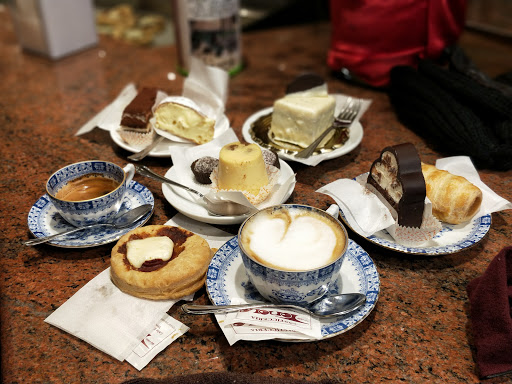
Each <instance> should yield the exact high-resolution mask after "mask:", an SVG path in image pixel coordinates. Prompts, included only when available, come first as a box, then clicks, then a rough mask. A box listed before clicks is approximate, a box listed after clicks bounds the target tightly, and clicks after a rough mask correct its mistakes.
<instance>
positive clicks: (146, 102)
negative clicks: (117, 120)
mask: <svg viewBox="0 0 512 384" xmlns="http://www.w3.org/2000/svg"><path fill="white" fill-rule="evenodd" d="M156 93H157V90H156V89H155V88H142V89H141V90H140V92H139V93H137V96H135V98H134V99H133V100H132V101H131V102H130V104H128V105H127V106H126V108H125V109H124V111H123V116H122V118H121V126H122V127H123V128H126V129H130V130H135V131H143V132H145V131H146V130H147V126H148V123H149V119H150V118H151V116H153V112H152V110H151V108H152V107H153V105H154V104H155V100H156Z"/></svg>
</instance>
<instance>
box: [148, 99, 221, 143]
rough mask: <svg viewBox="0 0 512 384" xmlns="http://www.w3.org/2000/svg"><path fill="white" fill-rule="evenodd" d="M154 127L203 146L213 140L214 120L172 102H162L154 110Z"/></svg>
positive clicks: (195, 110)
mask: <svg viewBox="0 0 512 384" xmlns="http://www.w3.org/2000/svg"><path fill="white" fill-rule="evenodd" d="M155 124H156V127H157V128H159V129H162V130H164V131H167V132H170V133H172V134H173V135H176V136H179V137H182V138H184V139H187V140H190V141H192V142H194V143H196V144H204V143H208V142H210V141H212V140H213V134H214V131H215V120H214V119H210V118H209V117H208V116H206V115H204V114H202V113H201V112H200V111H198V110H197V109H195V108H193V107H191V106H188V105H185V104H182V103H178V102H174V101H167V102H165V101H164V102H162V103H161V104H159V105H158V107H157V108H156V109H155Z"/></svg>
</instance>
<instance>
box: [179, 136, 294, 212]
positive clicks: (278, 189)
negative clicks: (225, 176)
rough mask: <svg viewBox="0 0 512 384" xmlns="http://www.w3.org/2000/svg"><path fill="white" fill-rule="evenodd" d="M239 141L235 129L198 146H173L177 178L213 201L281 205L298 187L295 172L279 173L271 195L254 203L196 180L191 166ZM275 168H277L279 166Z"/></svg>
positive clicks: (264, 205)
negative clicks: (292, 190)
mask: <svg viewBox="0 0 512 384" xmlns="http://www.w3.org/2000/svg"><path fill="white" fill-rule="evenodd" d="M238 141H239V140H238V138H237V136H236V134H235V132H233V130H229V131H227V132H225V133H223V134H222V135H221V136H219V137H218V138H216V139H214V140H212V141H211V142H209V143H206V144H203V145H201V146H195V147H191V148H184V147H178V146H176V147H172V148H171V149H170V152H171V156H172V160H173V170H174V171H175V175H176V180H174V181H177V182H179V183H181V184H183V185H186V186H187V187H190V188H193V189H195V190H196V191H199V192H201V193H202V194H203V195H206V196H207V197H209V198H212V199H213V200H215V199H224V200H230V201H235V202H237V203H240V204H242V205H245V206H247V207H250V208H252V209H255V210H256V209H262V208H265V207H269V206H271V205H276V204H280V203H281V202H282V201H283V199H284V197H285V195H286V194H287V192H288V191H289V190H290V188H292V189H293V188H294V186H295V181H296V180H295V175H294V174H292V175H290V176H289V177H288V178H286V179H283V178H282V177H280V172H276V174H275V175H274V176H275V177H274V179H273V181H272V182H273V185H272V190H271V193H270V195H269V196H268V198H267V199H266V200H264V201H262V202H255V203H254V204H253V203H251V202H250V201H249V200H248V199H247V197H246V196H244V194H243V193H242V192H239V191H216V190H215V189H214V188H213V187H212V185H205V184H200V183H198V182H197V181H196V180H195V177H194V174H193V173H192V170H191V169H190V165H191V164H192V163H193V162H194V161H195V160H197V159H199V158H201V157H203V156H211V157H214V158H217V159H218V158H219V152H220V150H221V148H222V147H223V146H224V145H226V144H230V143H233V142H238ZM272 168H274V169H275V167H272Z"/></svg>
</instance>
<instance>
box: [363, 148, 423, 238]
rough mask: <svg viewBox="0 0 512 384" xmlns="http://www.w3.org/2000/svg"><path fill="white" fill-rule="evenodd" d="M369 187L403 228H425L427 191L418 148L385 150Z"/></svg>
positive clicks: (374, 169) (374, 165)
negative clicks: (394, 215) (387, 206)
mask: <svg viewBox="0 0 512 384" xmlns="http://www.w3.org/2000/svg"><path fill="white" fill-rule="evenodd" d="M367 184H368V185H369V189H370V190H372V192H375V193H376V194H377V195H380V196H379V197H381V199H383V200H384V201H386V202H387V203H388V204H389V206H391V208H392V209H393V210H394V211H396V217H395V220H397V223H398V224H399V225H401V226H405V227H415V228H419V227H420V226H421V223H422V220H423V210H424V207H425V196H426V187H425V179H424V178H423V173H422V170H421V160H420V157H419V155H418V152H417V151H416V148H415V147H414V145H412V144H411V143H404V144H399V145H395V146H391V147H387V148H384V149H383V150H382V152H381V154H380V157H379V158H378V159H377V160H375V161H374V162H373V164H372V166H371V168H370V174H369V175H368V181H367ZM372 187H373V189H372ZM392 213H394V212H392Z"/></svg>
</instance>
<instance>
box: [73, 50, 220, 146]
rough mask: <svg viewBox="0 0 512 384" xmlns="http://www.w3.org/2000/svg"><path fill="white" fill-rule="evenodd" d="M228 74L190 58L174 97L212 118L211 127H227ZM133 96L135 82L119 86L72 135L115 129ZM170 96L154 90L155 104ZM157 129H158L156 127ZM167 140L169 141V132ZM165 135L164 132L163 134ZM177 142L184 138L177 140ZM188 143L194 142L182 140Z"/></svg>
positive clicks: (218, 129) (217, 128) (134, 93)
mask: <svg viewBox="0 0 512 384" xmlns="http://www.w3.org/2000/svg"><path fill="white" fill-rule="evenodd" d="M228 85H229V75H228V73H227V72H226V71H224V70H222V69H220V68H215V67H210V66H207V65H205V64H204V63H203V62H202V61H201V60H198V59H194V60H193V61H192V63H191V69H190V73H189V76H188V77H187V78H186V79H185V81H184V83H183V90H182V95H180V96H176V97H181V98H182V100H183V98H186V99H189V100H190V104H191V105H194V106H197V107H198V108H199V111H201V112H202V113H204V114H205V115H207V116H208V117H211V118H213V119H215V120H216V124H215V130H216V133H217V134H218V132H217V131H220V130H222V131H225V130H228V129H230V127H229V121H228V120H227V118H226V117H225V116H224V107H225V103H226V98H227V92H228ZM135 96H137V88H136V86H135V84H133V83H130V84H128V85H126V86H125V88H123V90H122V91H121V92H120V93H119V95H118V96H117V97H116V98H115V99H114V101H112V102H111V103H110V104H109V105H107V106H106V107H105V108H104V109H103V110H102V111H101V112H99V113H98V114H97V115H96V116H94V117H93V118H92V119H91V120H89V121H88V122H87V123H86V124H85V125H83V126H82V127H81V128H80V129H79V130H78V131H77V132H76V134H75V136H79V135H83V134H85V133H88V132H90V131H92V130H93V129H94V128H95V127H98V128H101V129H104V130H107V131H111V130H116V129H118V128H119V126H120V123H121V117H122V115H123V111H124V109H125V108H126V106H127V105H128V104H129V103H130V102H131V101H132V100H133V99H134V98H135ZM168 97H172V96H169V95H167V94H166V93H165V92H162V91H158V93H157V98H156V101H155V106H158V104H160V103H161V102H162V101H164V100H165V99H166V98H168ZM159 132H160V130H159ZM169 136H171V140H172V135H169ZM165 137H166V138H168V137H167V135H165ZM176 141H177V142H179V143H183V142H184V141H185V142H186V140H183V139H177V140H176ZM186 144H188V145H195V144H193V143H191V142H186Z"/></svg>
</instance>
